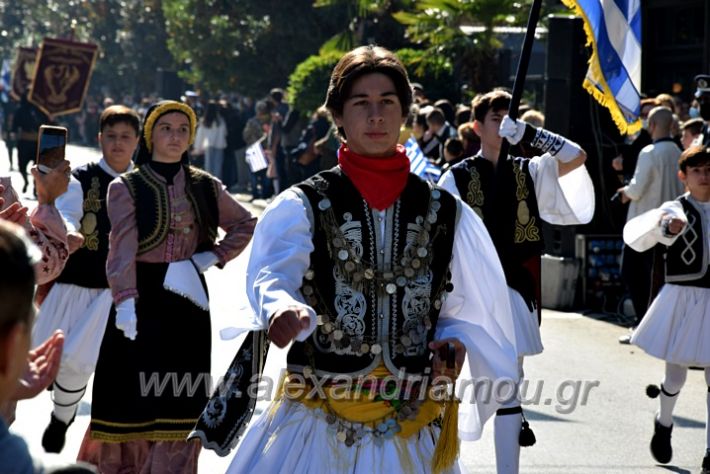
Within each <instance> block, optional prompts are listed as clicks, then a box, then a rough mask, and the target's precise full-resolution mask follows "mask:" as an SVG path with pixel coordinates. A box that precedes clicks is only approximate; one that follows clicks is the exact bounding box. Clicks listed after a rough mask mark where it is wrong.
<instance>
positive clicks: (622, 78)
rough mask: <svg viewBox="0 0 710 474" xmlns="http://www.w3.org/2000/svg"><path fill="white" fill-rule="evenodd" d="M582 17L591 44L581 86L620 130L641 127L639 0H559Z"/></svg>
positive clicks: (625, 132) (632, 130)
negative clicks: (603, 108)
mask: <svg viewBox="0 0 710 474" xmlns="http://www.w3.org/2000/svg"><path fill="white" fill-rule="evenodd" d="M562 3H564V4H565V5H567V6H568V7H569V8H571V9H573V10H574V11H575V13H576V14H577V15H579V16H581V17H582V18H583V20H584V30H585V32H586V33H587V44H589V45H591V46H592V50H593V52H592V57H591V58H590V59H589V70H588V71H587V77H586V78H585V79H584V88H585V89H587V91H588V92H589V93H590V94H592V96H593V97H594V98H595V99H596V100H597V101H598V102H599V103H600V104H601V105H603V106H605V107H607V108H608V109H609V110H610V111H611V116H612V118H613V119H614V122H615V123H616V125H617V126H618V127H619V130H620V131H621V133H623V134H630V133H635V132H636V131H638V130H640V129H641V120H640V119H639V114H640V112H641V104H640V102H641V94H640V91H641V0H562Z"/></svg>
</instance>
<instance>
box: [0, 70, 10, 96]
mask: <svg viewBox="0 0 710 474" xmlns="http://www.w3.org/2000/svg"><path fill="white" fill-rule="evenodd" d="M11 81H12V70H11V69H10V61H9V60H7V59H3V60H2V69H0V85H2V88H1V89H0V99H1V100H2V101H3V102H7V100H8V99H7V98H8V94H9V93H10V89H12V82H11Z"/></svg>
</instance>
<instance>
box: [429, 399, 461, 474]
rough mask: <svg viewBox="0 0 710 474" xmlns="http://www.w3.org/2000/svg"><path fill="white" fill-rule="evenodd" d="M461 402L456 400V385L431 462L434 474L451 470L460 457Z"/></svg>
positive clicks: (445, 411) (447, 405)
mask: <svg viewBox="0 0 710 474" xmlns="http://www.w3.org/2000/svg"><path fill="white" fill-rule="evenodd" d="M460 444H461V443H460V441H459V400H458V399H457V398H456V385H454V390H453V391H452V393H451V399H450V400H449V401H448V403H446V408H445V409H444V418H443V420H442V421H441V433H439V440H438V441H437V442H436V448H435V449H434V458H433V459H432V461H431V465H432V471H433V472H434V474H440V473H442V472H445V471H447V470H449V469H451V468H452V467H453V465H454V463H455V462H456V459H458V457H459V448H460Z"/></svg>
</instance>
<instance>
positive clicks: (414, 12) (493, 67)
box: [393, 0, 559, 91]
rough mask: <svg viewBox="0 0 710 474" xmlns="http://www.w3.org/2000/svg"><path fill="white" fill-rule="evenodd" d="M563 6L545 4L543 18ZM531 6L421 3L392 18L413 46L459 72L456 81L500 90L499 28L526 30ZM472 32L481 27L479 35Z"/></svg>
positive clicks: (526, 0)
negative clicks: (444, 59) (442, 59)
mask: <svg viewBox="0 0 710 474" xmlns="http://www.w3.org/2000/svg"><path fill="white" fill-rule="evenodd" d="M558 3H559V2H546V5H545V6H544V7H543V12H542V16H541V18H543V21H542V22H541V23H543V24H544V18H545V16H546V14H547V13H549V12H550V11H554V10H556V9H557V8H559V7H558V5H557V4H558ZM531 4H532V0H418V1H416V2H412V3H411V5H410V6H409V7H408V8H403V9H402V10H400V11H398V12H396V13H394V14H393V16H394V18H395V19H397V21H399V22H400V23H402V24H403V25H406V27H407V30H406V35H407V38H408V39H409V40H411V41H412V42H413V43H414V44H417V45H420V46H421V47H423V48H426V50H427V52H428V54H430V55H443V56H445V57H447V58H449V59H450V60H451V62H452V64H453V66H454V71H455V76H456V77H459V78H461V80H462V81H464V82H465V83H466V84H467V85H468V86H469V88H470V89H471V90H478V91H486V90H490V89H491V88H492V87H494V86H496V85H497V84H496V82H497V78H496V71H497V64H496V61H497V49H498V48H499V47H500V42H499V41H498V39H497V38H496V36H495V34H494V27H496V26H520V27H524V26H525V25H526V24H527V17H528V15H529V11H530V6H531ZM470 27H478V28H477V29H475V30H474V32H472V33H471V32H470V31H468V34H467V33H465V32H464V31H465V30H470Z"/></svg>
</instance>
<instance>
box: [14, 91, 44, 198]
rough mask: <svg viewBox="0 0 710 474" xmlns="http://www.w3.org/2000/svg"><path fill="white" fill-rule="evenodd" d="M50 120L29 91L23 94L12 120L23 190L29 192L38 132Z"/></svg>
mask: <svg viewBox="0 0 710 474" xmlns="http://www.w3.org/2000/svg"><path fill="white" fill-rule="evenodd" d="M49 122H50V120H49V117H47V116H46V115H45V114H44V112H42V111H41V110H39V108H37V106H35V105H34V104H33V103H31V102H30V101H29V100H27V93H24V94H23V95H22V98H21V99H20V106H19V107H18V108H17V111H15V119H14V120H13V122H12V129H11V131H12V133H14V134H15V137H16V138H17V157H18V158H17V163H18V165H19V167H20V175H21V176H22V181H23V182H24V184H23V186H22V192H23V193H25V192H27V186H28V184H29V180H28V179H27V166H29V164H30V163H31V162H33V161H35V156H36V154H37V132H38V130H39V127H40V125H42V124H48V123H49Z"/></svg>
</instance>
